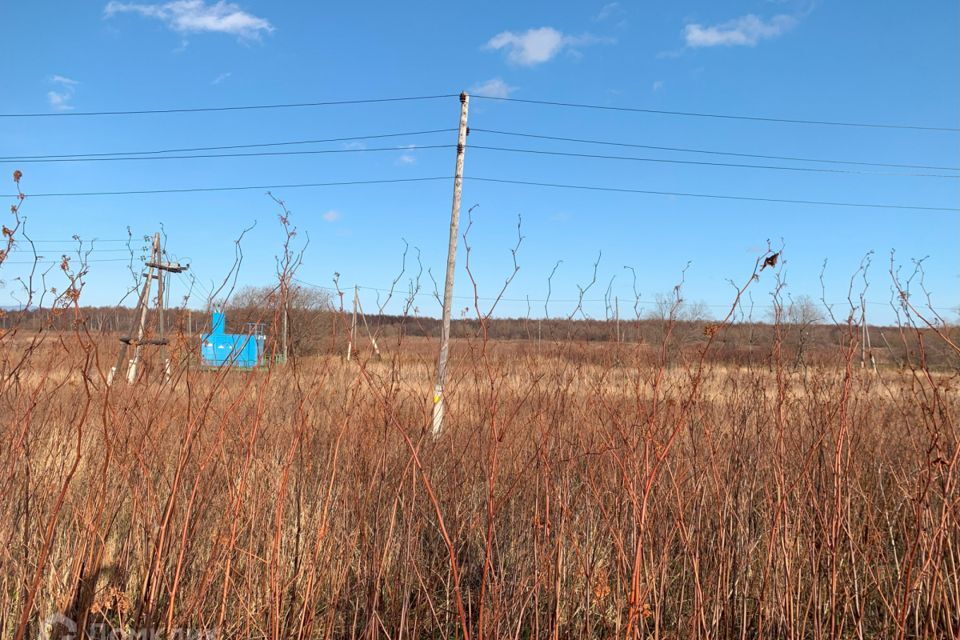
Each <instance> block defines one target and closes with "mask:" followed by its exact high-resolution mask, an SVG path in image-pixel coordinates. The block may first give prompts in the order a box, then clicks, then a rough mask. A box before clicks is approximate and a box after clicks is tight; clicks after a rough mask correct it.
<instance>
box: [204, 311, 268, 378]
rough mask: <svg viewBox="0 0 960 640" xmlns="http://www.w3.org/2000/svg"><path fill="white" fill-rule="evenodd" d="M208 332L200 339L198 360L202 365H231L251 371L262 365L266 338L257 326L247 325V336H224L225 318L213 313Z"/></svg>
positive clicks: (228, 334)
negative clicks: (211, 323) (211, 324)
mask: <svg viewBox="0 0 960 640" xmlns="http://www.w3.org/2000/svg"><path fill="white" fill-rule="evenodd" d="M212 320H213V326H212V328H211V330H210V333H207V334H204V335H203V336H201V338H200V339H201V342H200V359H201V361H202V362H203V364H204V366H208V367H221V366H223V365H227V366H229V365H233V366H236V367H242V368H245V369H252V368H254V367H258V366H260V365H261V364H263V353H264V343H265V342H266V336H265V335H264V334H263V330H262V329H261V328H260V325H257V324H248V325H247V333H245V334H240V333H225V329H226V323H227V317H226V315H225V314H224V313H223V312H222V311H214V312H213V316H212Z"/></svg>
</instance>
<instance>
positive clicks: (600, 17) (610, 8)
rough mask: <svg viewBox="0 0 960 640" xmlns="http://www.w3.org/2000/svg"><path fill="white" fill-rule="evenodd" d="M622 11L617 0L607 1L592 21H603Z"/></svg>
mask: <svg viewBox="0 0 960 640" xmlns="http://www.w3.org/2000/svg"><path fill="white" fill-rule="evenodd" d="M621 13H623V9H622V8H621V7H620V3H619V2H608V3H607V4H605V5H603V7H601V8H600V12H599V13H598V14H597V15H595V16H594V17H593V21H594V22H603V21H604V20H606V19H608V18H611V17H613V16H616V15H620V14H621Z"/></svg>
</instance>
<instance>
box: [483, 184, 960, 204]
mask: <svg viewBox="0 0 960 640" xmlns="http://www.w3.org/2000/svg"><path fill="white" fill-rule="evenodd" d="M464 180H467V181H476V182H492V183H499V184H514V185H523V186H532V187H548V188H552V189H578V190H583V191H607V192H613V193H638V194H643V195H653V196H675V197H680V198H709V199H715V200H737V201H741V202H768V203H777V204H806V205H815V206H827V207H859V208H869V209H905V210H917V211H949V212H960V209H958V208H955V207H929V206H923V205H905V204H883V203H867V202H840V201H830V200H794V199H787V198H763V197H756V196H730V195H721V194H715V193H692V192H685V191H654V190H650V189H632V188H627V187H601V186H594V185H579V184H566V183H557V182H534V181H528V180H510V179H507V178H483V177H479V176H464Z"/></svg>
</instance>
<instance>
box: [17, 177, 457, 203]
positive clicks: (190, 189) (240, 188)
mask: <svg viewBox="0 0 960 640" xmlns="http://www.w3.org/2000/svg"><path fill="white" fill-rule="evenodd" d="M449 179H450V177H449V176H433V177H425V178H393V179H385V180H349V181H343V182H305V183H299V184H265V185H241V186H233V187H188V188H183V189H140V190H133V191H81V192H73V193H66V192H64V193H32V194H28V195H27V197H28V198H65V197H85V196H137V195H153V194H161V193H207V192H219V191H252V190H259V189H303V188H310V187H345V186H354V185H372V184H403V183H410V182H430V181H434V180H449ZM15 197H17V195H16V194H9V193H8V194H2V195H0V198H15Z"/></svg>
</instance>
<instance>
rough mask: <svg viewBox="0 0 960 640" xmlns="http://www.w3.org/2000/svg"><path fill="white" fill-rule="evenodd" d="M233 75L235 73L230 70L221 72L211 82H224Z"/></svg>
mask: <svg viewBox="0 0 960 640" xmlns="http://www.w3.org/2000/svg"><path fill="white" fill-rule="evenodd" d="M232 75H233V73H232V72H230V71H226V72H224V73H221V74H220V75H218V76H217V77H216V78H214V79H213V81H212V82H210V84H220V83H221V82H223V81H224V80H226V79H227V78H229V77H230V76H232Z"/></svg>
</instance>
